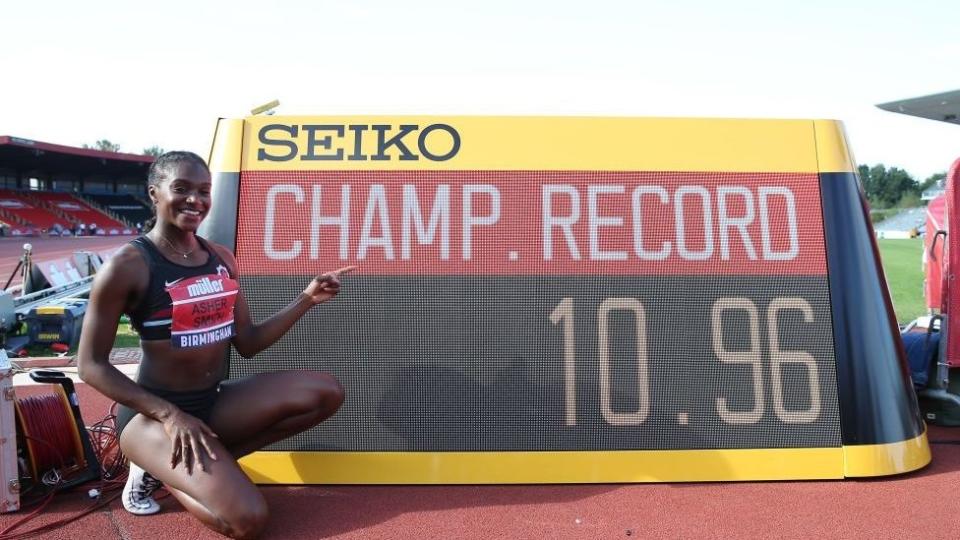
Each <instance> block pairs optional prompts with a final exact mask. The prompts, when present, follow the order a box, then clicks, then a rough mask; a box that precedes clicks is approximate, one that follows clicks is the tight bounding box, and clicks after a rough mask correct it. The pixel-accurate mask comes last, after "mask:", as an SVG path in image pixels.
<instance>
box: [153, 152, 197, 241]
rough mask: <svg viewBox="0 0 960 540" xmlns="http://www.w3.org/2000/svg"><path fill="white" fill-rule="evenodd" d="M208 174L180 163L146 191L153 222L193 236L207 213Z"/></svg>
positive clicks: (187, 164) (192, 166) (190, 164)
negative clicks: (153, 211) (153, 207)
mask: <svg viewBox="0 0 960 540" xmlns="http://www.w3.org/2000/svg"><path fill="white" fill-rule="evenodd" d="M210 186H211V184H210V173H208V172H207V170H206V169H205V168H204V167H201V166H200V165H197V164H194V163H180V164H178V165H177V166H176V167H174V168H173V170H172V171H171V174H169V175H168V176H167V177H166V178H164V179H163V180H162V181H161V182H160V184H159V185H151V186H150V187H149V193H150V199H151V200H153V204H155V205H156V207H157V221H158V222H160V221H162V222H166V223H170V224H172V225H174V226H176V227H177V228H179V229H181V230H184V231H191V232H194V231H196V230H197V227H199V226H200V222H201V221H203V218H204V217H206V215H207V212H209V211H210Z"/></svg>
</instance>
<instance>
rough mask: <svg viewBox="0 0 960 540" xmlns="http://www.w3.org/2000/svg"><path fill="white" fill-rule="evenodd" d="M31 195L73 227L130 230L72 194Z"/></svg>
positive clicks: (32, 193)
mask: <svg viewBox="0 0 960 540" xmlns="http://www.w3.org/2000/svg"><path fill="white" fill-rule="evenodd" d="M30 195H32V196H33V197H35V198H36V199H37V200H39V201H41V202H42V203H43V204H44V205H46V207H47V208H48V209H50V210H51V211H52V212H54V213H56V214H59V215H63V216H66V217H67V218H68V220H69V222H70V223H71V225H72V224H74V223H84V224H86V225H87V226H90V224H92V223H93V224H96V225H97V228H98V229H104V230H107V231H110V230H121V229H124V228H129V227H128V226H127V225H125V224H123V223H121V222H120V221H117V220H116V219H114V218H112V217H110V216H108V215H107V214H105V213H103V212H101V211H99V210H97V209H95V208H93V207H91V206H90V205H88V204H87V203H86V202H85V201H83V200H81V199H79V198H77V197H74V196H73V195H71V194H70V193H62V192H54V191H32V192H30ZM114 234H117V233H114Z"/></svg>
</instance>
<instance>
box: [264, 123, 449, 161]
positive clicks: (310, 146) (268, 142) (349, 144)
mask: <svg viewBox="0 0 960 540" xmlns="http://www.w3.org/2000/svg"><path fill="white" fill-rule="evenodd" d="M301 131H303V132H304V135H305V137H306V141H300V140H299V137H300V132H301ZM257 137H258V139H259V141H260V144H261V145H263V147H261V148H259V149H257V161H290V160H292V159H294V158H296V157H298V156H299V159H300V161H343V160H347V161H366V160H368V159H369V160H372V161H390V160H392V159H397V160H399V161H417V160H419V159H420V158H421V156H422V157H423V158H425V159H428V160H430V161H446V160H448V159H450V158H452V157H454V156H455V155H457V152H459V151H460V133H458V132H457V130H456V129H454V128H453V126H449V125H447V124H430V125H428V126H425V127H423V128H422V129H421V128H420V126H418V125H415V124H401V125H399V126H391V125H388V124H373V125H365V124H358V125H343V124H304V125H286V124H269V125H266V126H263V127H262V128H260V132H259V133H258V134H257ZM367 138H373V139H374V140H375V141H376V152H375V153H373V154H370V155H367V154H364V153H363V149H364V141H365V140H367ZM303 143H305V144H303ZM301 144H303V146H301ZM368 144H369V143H368ZM417 152H419V153H417Z"/></svg>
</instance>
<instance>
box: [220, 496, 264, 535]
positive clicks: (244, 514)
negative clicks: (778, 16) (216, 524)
mask: <svg viewBox="0 0 960 540" xmlns="http://www.w3.org/2000/svg"><path fill="white" fill-rule="evenodd" d="M225 514H226V515H220V516H218V518H219V519H220V521H221V524H222V528H223V530H224V531H225V532H226V533H227V534H228V535H229V536H230V537H232V538H256V537H257V536H258V535H259V534H260V533H261V532H262V531H263V529H264V527H266V526H267V520H269V519H270V511H269V509H268V508H267V503H266V501H265V500H263V497H262V496H260V494H259V493H258V494H257V496H255V497H247V498H245V499H244V500H243V501H242V503H241V504H239V505H237V506H236V507H234V508H231V509H230V510H229V511H228V512H226V513H225Z"/></svg>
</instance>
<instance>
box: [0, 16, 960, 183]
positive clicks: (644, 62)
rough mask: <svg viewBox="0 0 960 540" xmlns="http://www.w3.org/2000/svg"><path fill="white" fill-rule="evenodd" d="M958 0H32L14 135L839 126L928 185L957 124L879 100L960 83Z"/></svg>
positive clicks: (205, 137) (74, 137)
mask: <svg viewBox="0 0 960 540" xmlns="http://www.w3.org/2000/svg"><path fill="white" fill-rule="evenodd" d="M958 18H960V2H948V1H945V0H912V1H910V2H904V1H900V2H892V1H885V0H870V1H866V0H810V1H806V2H796V1H795V0H791V1H789V2H787V1H778V0H757V1H754V0H727V1H724V2H716V1H710V0H668V1H662V2H661V1H643V0H633V1H622V2H614V1H603V0H594V1H589V2H588V1H578V2H568V1H565V0H552V1H523V0H513V1H501V0H485V1H482V2H457V1H454V0H448V1H417V0H405V1H402V2H396V1H394V2H386V1H367V0H353V1H348V0H343V1H340V2H331V1H322V0H313V1H308V0H303V1H301V0H292V1H283V0H277V1H275V2H266V1H264V0H260V1H256V2H250V1H246V0H235V1H229V2H224V1H202V0H193V1H189V2H188V1H183V0H160V1H155V2H149V3H148V2H140V1H137V0H125V1H113V0H102V1H98V2H76V1H75V0H71V1H44V0H31V1H29V2H26V1H17V2H4V4H3V6H2V9H0V36H3V44H2V46H0V135H13V136H18V137H24V138H28V139H34V140H38V141H44V142H51V143H57V144H66V145H75V146H79V145H82V144H84V143H88V144H90V143H93V142H95V141H96V140H98V139H109V140H110V141H112V142H115V143H118V144H120V146H121V150H123V151H128V152H140V151H142V150H143V149H144V148H147V147H150V146H154V145H157V146H160V147H162V148H164V149H167V150H173V149H185V150H192V151H194V152H197V153H199V154H201V155H206V154H208V152H209V145H210V140H211V137H212V135H213V129H214V126H215V122H216V120H217V118H219V117H242V116H246V115H247V114H249V111H250V109H252V108H253V107H255V106H257V105H260V104H262V103H265V102H268V101H270V100H272V99H278V100H280V103H281V105H280V107H279V108H278V109H277V113H278V114H314V115H324V114H331V115H332V114H384V115H406V114H411V115H576V116H584V115H586V116H660V117H663V116H680V117H742V118H830V119H837V120H841V121H843V122H844V125H845V127H846V130H847V135H848V140H849V143H850V145H851V147H852V149H853V152H854V156H855V159H856V161H857V162H858V163H860V164H869V165H873V164H877V163H883V164H885V165H887V166H888V167H891V166H895V167H900V168H902V169H905V170H906V171H907V172H909V173H910V174H911V175H913V176H914V177H915V178H916V179H917V180H923V179H924V178H926V177H927V176H929V175H931V174H934V173H937V172H942V171H945V170H946V169H947V168H948V167H949V166H950V164H951V163H952V162H953V161H954V160H955V159H957V158H958V157H960V126H957V125H952V124H946V123H943V122H934V121H931V120H926V119H922V118H914V117H910V116H905V115H899V114H894V113H890V112H886V111H882V110H880V109H878V108H876V107H875V105H876V104H877V103H884V102H888V101H893V100H898V99H904V98H910V97H917V96H922V95H928V94H934V93H939V92H945V91H950V90H957V89H960V77H958V76H957V73H958V71H960V70H958V61H960V40H958V39H956V20H958Z"/></svg>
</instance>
